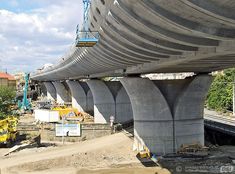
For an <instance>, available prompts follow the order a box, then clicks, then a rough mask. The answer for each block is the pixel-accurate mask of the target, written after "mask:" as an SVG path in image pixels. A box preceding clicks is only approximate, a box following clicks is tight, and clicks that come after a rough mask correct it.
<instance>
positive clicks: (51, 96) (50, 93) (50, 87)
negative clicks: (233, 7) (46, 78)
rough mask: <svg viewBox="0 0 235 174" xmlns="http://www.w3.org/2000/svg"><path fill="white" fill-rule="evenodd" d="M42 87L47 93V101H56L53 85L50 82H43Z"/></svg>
mask: <svg viewBox="0 0 235 174" xmlns="http://www.w3.org/2000/svg"><path fill="white" fill-rule="evenodd" d="M43 84H44V86H45V87H46V91H47V99H48V100H51V101H55V100H56V90H55V87H54V85H53V84H52V83H51V82H44V83H43Z"/></svg>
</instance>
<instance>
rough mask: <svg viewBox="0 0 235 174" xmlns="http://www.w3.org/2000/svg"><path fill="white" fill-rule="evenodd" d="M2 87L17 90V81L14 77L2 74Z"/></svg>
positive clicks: (0, 79)
mask: <svg viewBox="0 0 235 174" xmlns="http://www.w3.org/2000/svg"><path fill="white" fill-rule="evenodd" d="M0 86H8V87H12V88H16V79H15V77H14V76H12V75H10V74H7V73H4V72H0Z"/></svg>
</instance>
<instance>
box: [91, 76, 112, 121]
mask: <svg viewBox="0 0 235 174" xmlns="http://www.w3.org/2000/svg"><path fill="white" fill-rule="evenodd" d="M87 84H88V86H89V88H90V90H91V92H92V95H93V99H94V117H95V118H94V120H95V123H107V122H109V119H110V116H111V115H113V116H114V115H115V101H114V98H113V95H112V93H111V92H110V90H109V88H108V87H107V86H106V85H105V83H104V82H103V81H101V80H89V81H87Z"/></svg>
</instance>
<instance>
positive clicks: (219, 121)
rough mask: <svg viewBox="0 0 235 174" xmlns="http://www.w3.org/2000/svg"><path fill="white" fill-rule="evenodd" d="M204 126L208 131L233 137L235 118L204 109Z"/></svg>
mask: <svg viewBox="0 0 235 174" xmlns="http://www.w3.org/2000/svg"><path fill="white" fill-rule="evenodd" d="M204 125H205V126H206V127H208V128H210V129H214V130H217V131H219V132H223V133H226V134H229V135H233V136H235V116H234V117H233V116H232V117H231V116H225V115H222V114H219V113H217V112H215V111H210V110H207V109H205V110H204Z"/></svg>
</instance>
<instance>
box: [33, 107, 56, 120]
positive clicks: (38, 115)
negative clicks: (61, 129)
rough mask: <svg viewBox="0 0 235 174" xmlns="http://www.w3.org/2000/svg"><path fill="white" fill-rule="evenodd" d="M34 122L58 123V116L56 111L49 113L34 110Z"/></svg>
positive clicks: (43, 110)
mask: <svg viewBox="0 0 235 174" xmlns="http://www.w3.org/2000/svg"><path fill="white" fill-rule="evenodd" d="M34 115H35V120H39V121H41V122H48V123H50V122H58V121H60V115H59V112H58V111H51V110H46V109H35V110H34Z"/></svg>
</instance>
